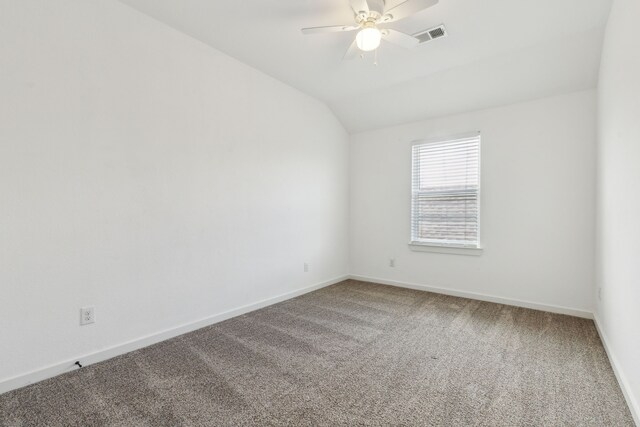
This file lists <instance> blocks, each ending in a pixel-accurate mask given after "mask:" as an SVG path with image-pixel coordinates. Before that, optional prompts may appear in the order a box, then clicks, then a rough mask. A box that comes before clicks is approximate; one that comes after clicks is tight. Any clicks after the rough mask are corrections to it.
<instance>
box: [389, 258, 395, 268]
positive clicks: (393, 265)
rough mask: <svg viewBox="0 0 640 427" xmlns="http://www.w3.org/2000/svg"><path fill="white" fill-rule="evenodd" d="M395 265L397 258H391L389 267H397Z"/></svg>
mask: <svg viewBox="0 0 640 427" xmlns="http://www.w3.org/2000/svg"><path fill="white" fill-rule="evenodd" d="M395 266H396V259H395V258H389V267H392V268H395Z"/></svg>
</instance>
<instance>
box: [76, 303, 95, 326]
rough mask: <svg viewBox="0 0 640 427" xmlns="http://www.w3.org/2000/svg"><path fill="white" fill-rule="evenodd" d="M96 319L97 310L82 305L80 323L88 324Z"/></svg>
mask: <svg viewBox="0 0 640 427" xmlns="http://www.w3.org/2000/svg"><path fill="white" fill-rule="evenodd" d="M95 321H96V312H95V308H94V307H82V308H81V309H80V325H88V324H89V323H94V322H95Z"/></svg>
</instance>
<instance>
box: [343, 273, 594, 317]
mask: <svg viewBox="0 0 640 427" xmlns="http://www.w3.org/2000/svg"><path fill="white" fill-rule="evenodd" d="M349 278H350V279H353V280H361V281H363V282H371V283H379V284H381V285H390V286H397V287H400V288H408V289H417V290H420V291H427V292H433V293H436V294H444V295H451V296H454V297H462V298H469V299H474V300H479V301H487V302H495V303H498V304H504V305H512V306H516V307H524V308H530V309H533V310H540V311H548V312H550V313H558V314H566V315H569V316H575V317H582V318H585V319H593V313H591V312H590V311H587V310H580V309H576V308H569V307H561V306H557V305H549V304H540V303H536V302H529V301H522V300H518V299H512V298H503V297H498V296H494V295H486V294H481V293H477V292H469V291H460V290H457V289H448V288H438V287H434V286H427V285H419V284H416V283H407V282H398V281H395V280H386V279H378V278H375V277H366V276H358V275H353V274H352V275H350V276H349Z"/></svg>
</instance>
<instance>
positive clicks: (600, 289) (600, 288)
mask: <svg viewBox="0 0 640 427" xmlns="http://www.w3.org/2000/svg"><path fill="white" fill-rule="evenodd" d="M598 300H600V301H602V287H598Z"/></svg>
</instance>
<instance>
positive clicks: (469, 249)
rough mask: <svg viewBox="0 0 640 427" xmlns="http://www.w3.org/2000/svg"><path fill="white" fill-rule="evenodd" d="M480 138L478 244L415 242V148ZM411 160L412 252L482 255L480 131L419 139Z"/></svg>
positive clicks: (410, 229) (411, 153)
mask: <svg viewBox="0 0 640 427" xmlns="http://www.w3.org/2000/svg"><path fill="white" fill-rule="evenodd" d="M476 137H477V138H478V192H477V210H478V234H477V244H476V245H465V244H455V243H454V244H449V243H444V242H443V243H438V242H424V241H419V240H414V237H415V236H414V235H413V230H414V212H415V197H414V189H415V182H414V177H415V176H416V171H415V170H414V168H415V162H414V147H415V146H417V145H428V144H433V143H443V142H453V141H456V140H461V139H468V138H476ZM410 151H411V152H410V158H411V168H410V169H411V177H410V181H411V194H410V199H411V201H410V213H409V216H410V218H409V235H410V239H409V247H410V249H411V250H414V251H419V252H436V253H445V254H459V255H481V254H482V252H483V246H482V243H481V242H482V234H481V232H482V227H481V225H482V209H481V207H482V134H481V132H480V131H476V132H467V133H463V134H456V135H449V136H444V137H435V138H426V139H418V140H414V141H412V142H411V150H410Z"/></svg>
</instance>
